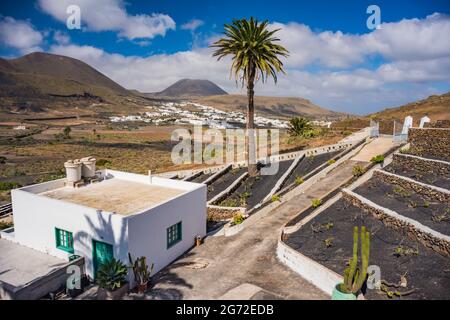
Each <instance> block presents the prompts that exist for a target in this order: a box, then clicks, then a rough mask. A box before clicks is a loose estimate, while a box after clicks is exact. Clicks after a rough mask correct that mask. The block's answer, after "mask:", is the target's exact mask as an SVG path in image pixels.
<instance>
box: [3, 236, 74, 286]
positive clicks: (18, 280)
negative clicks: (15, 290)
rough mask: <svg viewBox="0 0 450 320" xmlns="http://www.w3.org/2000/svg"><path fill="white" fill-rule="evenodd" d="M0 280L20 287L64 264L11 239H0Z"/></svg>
mask: <svg viewBox="0 0 450 320" xmlns="http://www.w3.org/2000/svg"><path fill="white" fill-rule="evenodd" d="M0 252H1V254H0V281H3V282H6V283H8V284H10V285H11V286H14V287H20V286H23V285H26V284H27V283H29V282H31V281H33V280H36V279H38V278H41V277H43V276H45V275H47V274H49V273H50V272H52V271H53V270H57V269H59V268H61V267H63V266H65V265H67V261H64V260H62V259H58V258H55V257H53V256H50V255H48V254H45V253H43V252H39V251H36V250H33V249H30V248H27V247H24V246H21V245H19V244H17V243H13V242H11V241H8V240H5V239H0Z"/></svg>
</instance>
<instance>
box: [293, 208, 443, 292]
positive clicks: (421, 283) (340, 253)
mask: <svg viewBox="0 0 450 320" xmlns="http://www.w3.org/2000/svg"><path fill="white" fill-rule="evenodd" d="M327 223H332V224H333V227H332V228H330V229H329V230H327V229H326V228H323V231H322V232H315V231H313V228H312V226H314V227H316V228H317V226H318V224H321V225H325V224H327ZM363 225H364V226H366V227H367V228H368V230H370V232H371V250H370V262H369V264H370V265H377V266H379V267H380V268H381V276H382V279H383V280H385V281H387V282H390V283H399V282H400V277H401V276H404V275H405V274H406V279H407V282H408V284H407V287H406V288H400V289H398V290H400V291H402V292H405V291H409V290H411V289H413V288H415V289H416V291H415V292H414V293H412V294H410V295H408V296H405V297H402V298H401V299H424V300H425V299H450V259H449V258H446V257H443V256H441V255H439V254H437V253H436V252H434V251H432V250H430V249H428V248H426V247H424V246H422V245H421V244H419V243H418V242H416V241H414V240H410V239H409V238H407V237H406V236H404V235H402V234H401V233H399V232H398V231H394V230H392V229H389V228H387V227H386V226H385V225H383V224H382V223H381V222H380V221H378V220H376V219H375V218H373V217H372V216H370V215H368V214H366V213H365V212H364V211H362V210H361V209H359V208H357V207H355V206H352V205H351V204H349V203H348V202H346V201H345V200H342V199H341V200H339V201H338V202H336V203H335V204H333V205H332V206H330V207H329V208H328V209H326V210H325V211H324V212H322V213H321V214H319V215H318V216H317V217H316V218H314V219H313V220H312V221H310V222H309V223H307V224H306V225H304V226H303V227H302V228H301V229H300V230H298V231H297V232H295V233H293V234H290V235H287V236H286V240H285V241H286V243H287V244H288V245H289V246H291V247H292V248H293V249H295V250H297V251H299V252H301V253H302V254H304V255H306V256H307V257H309V258H311V259H313V260H315V261H317V262H319V263H320V264H322V265H324V266H326V267H327V268H329V269H331V270H333V271H335V272H337V273H339V274H343V271H344V269H345V268H346V264H347V263H348V261H349V259H350V258H351V256H352V245H353V227H354V226H363ZM330 238H331V239H332V245H331V247H326V245H325V240H326V239H330ZM399 246H402V248H408V249H412V250H418V255H415V254H408V255H406V256H400V257H399V256H396V255H395V254H394V253H395V249H396V248H397V247H399ZM390 290H391V291H396V290H397V289H395V288H390ZM365 297H366V298H367V299H387V296H386V294H384V293H382V292H378V291H377V290H367V291H366V294H365ZM395 299H398V298H395Z"/></svg>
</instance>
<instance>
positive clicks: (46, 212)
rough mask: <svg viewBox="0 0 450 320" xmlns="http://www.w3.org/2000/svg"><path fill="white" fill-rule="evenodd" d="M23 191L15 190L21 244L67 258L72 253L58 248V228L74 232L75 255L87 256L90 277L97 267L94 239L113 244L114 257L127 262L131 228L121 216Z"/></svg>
mask: <svg viewBox="0 0 450 320" xmlns="http://www.w3.org/2000/svg"><path fill="white" fill-rule="evenodd" d="M25 189H28V190H30V188H25ZM25 189H24V190H25ZM24 190H20V189H16V190H12V204H13V212H14V231H15V240H16V241H17V242H18V243H20V244H22V245H24V246H27V247H29V248H32V249H35V250H38V251H41V252H44V253H47V254H50V255H52V256H56V257H59V258H63V259H67V258H68V257H69V256H70V255H71V254H69V253H67V252H65V251H63V250H60V249H58V248H56V240H55V228H60V229H63V230H67V231H70V232H72V233H73V239H74V254H77V255H80V256H83V257H85V261H86V273H87V274H88V275H89V276H91V277H92V276H93V270H94V269H93V264H92V240H98V241H102V242H106V243H109V244H112V245H113V246H114V256H115V258H117V259H120V260H122V261H125V262H126V261H127V260H126V259H127V254H128V241H127V239H128V232H127V231H128V229H127V221H126V219H123V217H122V216H120V215H114V214H110V213H107V212H101V213H98V212H97V210H95V209H92V208H87V207H83V206H80V205H77V204H73V203H69V202H65V201H61V200H56V199H51V198H48V197H45V196H40V195H36V194H33V193H30V192H27V191H24ZM33 191H36V187H34V189H33Z"/></svg>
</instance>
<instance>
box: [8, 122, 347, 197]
mask: <svg viewBox="0 0 450 320" xmlns="http://www.w3.org/2000/svg"><path fill="white" fill-rule="evenodd" d="M14 125H16V124H14ZM66 126H70V127H71V132H70V138H67V137H66V138H63V130H64V128H65V127H66ZM27 127H28V128H29V129H28V130H26V131H25V132H24V131H18V130H13V126H11V124H3V125H0V183H7V182H14V183H18V184H19V185H28V184H32V183H38V182H43V181H46V180H50V179H55V178H59V177H62V176H63V175H64V166H63V163H64V162H65V161H66V160H68V159H76V158H81V157H85V156H94V157H95V158H97V160H99V164H100V165H99V167H108V168H112V169H117V170H123V171H129V172H135V173H143V174H146V173H147V172H148V170H152V171H153V172H156V173H158V172H165V171H171V170H182V169H192V168H198V167H202V165H198V164H197V165H194V164H187V165H179V166H175V165H174V164H173V163H172V160H171V151H172V148H173V146H174V145H175V144H176V142H172V141H171V135H172V132H173V130H175V129H177V128H182V127H177V126H141V127H138V126H136V127H133V128H131V129H126V125H116V126H115V127H111V125H99V124H95V123H89V122H84V121H81V122H74V121H73V120H58V121H54V122H47V123H39V125H36V124H35V125H34V126H29V125H28V124H27ZM183 128H188V127H183ZM41 130H42V132H40V131H41ZM34 132H37V133H36V134H33V133H34ZM342 138H343V134H342V132H339V131H326V132H324V133H323V134H322V135H321V136H318V137H316V138H312V139H304V138H296V139H294V138H291V137H289V135H288V134H287V132H286V131H282V132H281V136H280V150H282V151H283V152H287V151H294V150H300V149H303V148H309V147H316V146H320V145H324V144H331V143H334V142H337V141H339V140H340V139H342ZM8 200H9V192H8V191H5V190H4V191H0V203H2V202H7V201H8Z"/></svg>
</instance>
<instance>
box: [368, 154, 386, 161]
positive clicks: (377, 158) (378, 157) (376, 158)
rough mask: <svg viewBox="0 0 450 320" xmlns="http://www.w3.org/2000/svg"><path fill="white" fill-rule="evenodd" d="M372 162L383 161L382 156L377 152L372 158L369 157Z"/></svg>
mask: <svg viewBox="0 0 450 320" xmlns="http://www.w3.org/2000/svg"><path fill="white" fill-rule="evenodd" d="M370 161H371V162H372V163H383V162H384V156H383V155H382V154H379V155H377V156H375V157H373V158H372V159H370Z"/></svg>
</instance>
